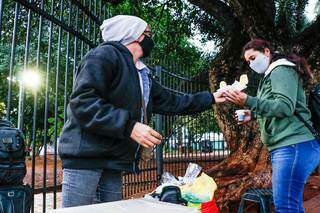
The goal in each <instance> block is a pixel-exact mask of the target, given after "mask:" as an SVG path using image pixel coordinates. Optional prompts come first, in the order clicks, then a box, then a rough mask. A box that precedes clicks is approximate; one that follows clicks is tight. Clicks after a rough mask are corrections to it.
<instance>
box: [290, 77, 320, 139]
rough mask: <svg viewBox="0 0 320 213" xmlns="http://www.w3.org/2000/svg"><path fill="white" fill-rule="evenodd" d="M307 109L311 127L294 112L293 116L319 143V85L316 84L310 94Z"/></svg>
mask: <svg viewBox="0 0 320 213" xmlns="http://www.w3.org/2000/svg"><path fill="white" fill-rule="evenodd" d="M309 109H310V112H311V121H312V123H313V126H311V125H310V124H309V123H307V122H306V121H305V120H304V119H303V118H302V116H301V115H300V114H299V113H297V112H296V111H295V115H296V116H297V117H298V118H299V120H300V121H302V122H303V123H304V124H305V125H306V127H307V128H308V129H309V130H310V131H311V132H312V134H313V135H314V137H315V138H316V139H317V140H318V141H319V142H320V83H317V84H316V86H315V87H314V88H313V90H312V91H311V93H310V98H309Z"/></svg>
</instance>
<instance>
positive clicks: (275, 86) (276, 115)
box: [245, 65, 314, 151]
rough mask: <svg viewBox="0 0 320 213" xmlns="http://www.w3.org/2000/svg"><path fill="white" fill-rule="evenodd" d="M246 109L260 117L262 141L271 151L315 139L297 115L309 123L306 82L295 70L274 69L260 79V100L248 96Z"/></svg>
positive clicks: (289, 68)
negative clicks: (295, 113)
mask: <svg viewBox="0 0 320 213" xmlns="http://www.w3.org/2000/svg"><path fill="white" fill-rule="evenodd" d="M245 106H246V107H248V108H249V109H251V110H252V113H253V115H255V116H256V117H257V120H258V123H259V126H260V131H261V140H262V142H263V143H264V144H266V145H267V147H268V149H269V151H272V150H274V149H277V148H279V147H283V146H288V145H292V144H297V143H301V142H305V141H308V140H313V139H314V137H313V135H312V134H311V132H310V131H309V130H308V129H307V127H306V126H305V125H304V124H303V123H302V122H301V121H300V120H299V119H298V118H297V117H296V116H295V115H294V112H295V110H296V111H297V112H298V113H299V114H300V115H301V116H302V117H303V118H304V119H305V120H307V121H309V122H310V118H311V113H310V111H309V109H308V108H307V106H306V96H305V92H304V89H303V83H302V80H301V79H300V78H299V75H298V73H297V72H296V71H295V69H294V68H293V67H290V66H283V65H282V66H277V67H276V68H274V69H273V70H272V72H271V73H270V74H268V75H267V76H265V77H264V78H263V79H261V81H260V84H259V88H258V92H257V97H251V96H248V98H247V100H246V103H245ZM310 124H311V122H310Z"/></svg>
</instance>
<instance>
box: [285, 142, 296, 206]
mask: <svg viewBox="0 0 320 213" xmlns="http://www.w3.org/2000/svg"><path fill="white" fill-rule="evenodd" d="M294 152H295V153H294V160H293V165H292V168H291V174H290V181H289V191H288V203H287V207H288V209H289V208H290V198H291V190H292V179H293V178H292V177H293V171H294V169H295V167H296V164H297V155H298V149H297V146H294Z"/></svg>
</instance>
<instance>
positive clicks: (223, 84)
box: [220, 81, 228, 89]
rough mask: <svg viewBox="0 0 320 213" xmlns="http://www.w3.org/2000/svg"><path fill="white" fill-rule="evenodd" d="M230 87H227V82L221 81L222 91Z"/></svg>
mask: <svg viewBox="0 0 320 213" xmlns="http://www.w3.org/2000/svg"><path fill="white" fill-rule="evenodd" d="M227 86H228V85H227V83H226V82H225V81H221V82H220V89H223V88H225V87H227Z"/></svg>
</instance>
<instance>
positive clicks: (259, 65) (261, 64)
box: [249, 53, 270, 74]
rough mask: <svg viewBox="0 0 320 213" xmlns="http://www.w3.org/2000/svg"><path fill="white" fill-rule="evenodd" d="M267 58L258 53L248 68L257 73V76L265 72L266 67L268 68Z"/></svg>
mask: <svg viewBox="0 0 320 213" xmlns="http://www.w3.org/2000/svg"><path fill="white" fill-rule="evenodd" d="M269 61H270V59H269V57H268V56H266V55H264V54H262V53H259V54H258V55H257V57H256V58H255V59H254V60H253V61H251V62H250V65H249V66H250V68H251V69H253V70H254V71H255V72H257V73H259V74H263V73H265V72H266V71H267V69H268V67H269V65H270V64H269Z"/></svg>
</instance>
